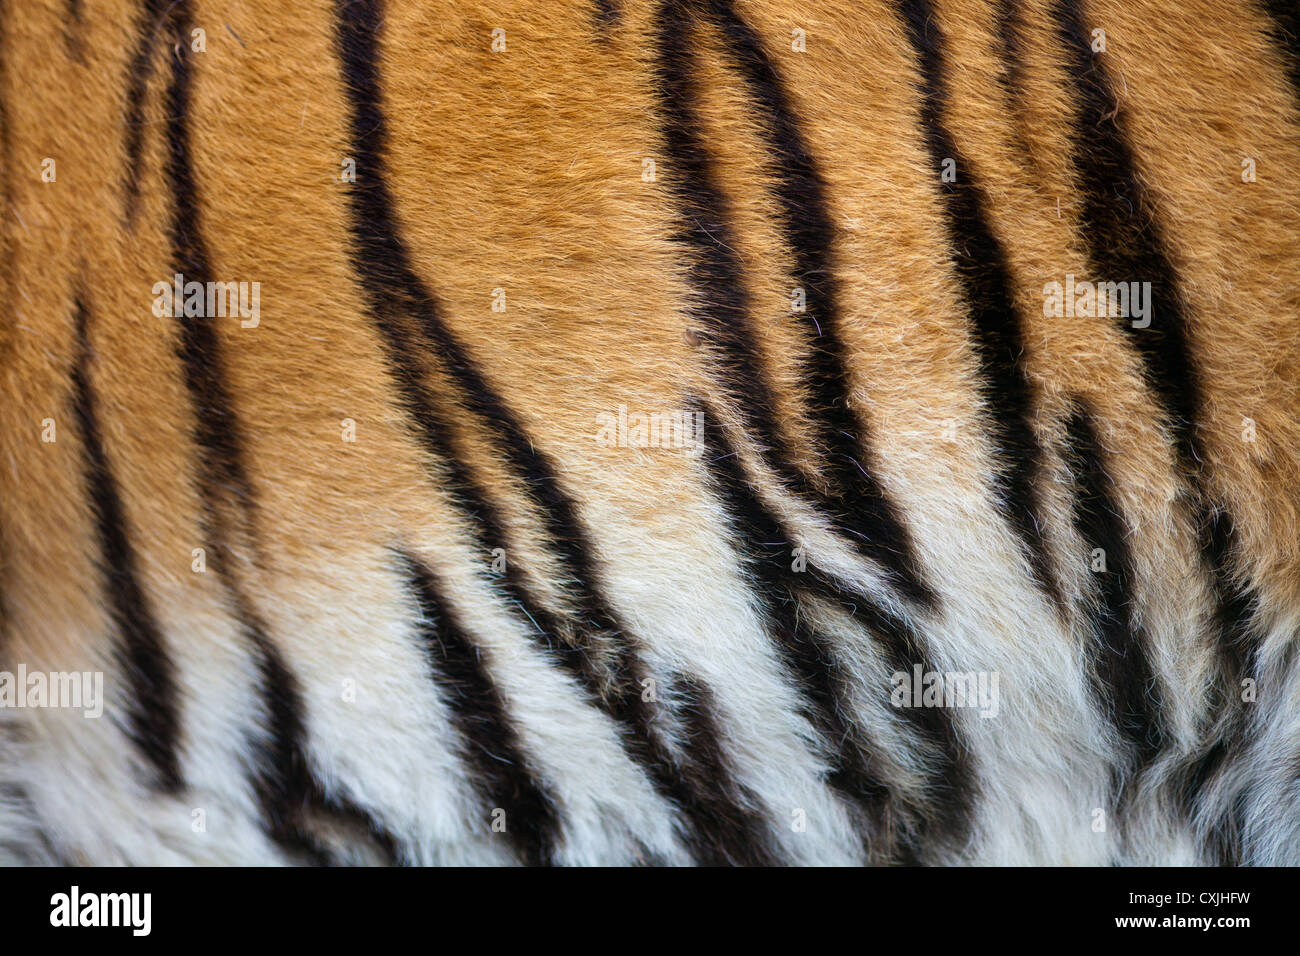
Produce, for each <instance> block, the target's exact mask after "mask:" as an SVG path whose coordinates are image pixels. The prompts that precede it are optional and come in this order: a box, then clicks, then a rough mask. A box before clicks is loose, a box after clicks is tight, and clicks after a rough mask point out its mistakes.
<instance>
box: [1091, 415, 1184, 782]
mask: <svg viewBox="0 0 1300 956" xmlns="http://www.w3.org/2000/svg"><path fill="white" fill-rule="evenodd" d="M1066 436H1067V441H1068V448H1067V450H1066V459H1067V461H1068V462H1069V465H1070V471H1071V473H1072V474H1073V476H1074V481H1075V496H1074V526H1075V528H1076V529H1077V530H1078V532H1079V536H1080V537H1081V538H1082V539H1083V542H1084V545H1085V547H1087V548H1088V550H1089V551H1090V552H1092V551H1095V550H1097V549H1100V550H1101V552H1102V554H1103V555H1104V557H1105V568H1106V569H1105V570H1104V571H1094V572H1093V574H1094V576H1095V580H1096V584H1097V601H1096V602H1095V603H1092V604H1090V606H1089V607H1088V610H1087V612H1086V613H1085V619H1086V620H1087V622H1088V630H1089V632H1090V634H1091V635H1092V640H1093V648H1092V654H1091V655H1090V657H1091V660H1092V663H1093V668H1094V670H1093V675H1092V676H1093V687H1094V690H1095V691H1096V694H1097V698H1098V703H1099V705H1100V707H1101V710H1102V713H1105V714H1109V716H1110V718H1111V721H1112V722H1113V723H1114V725H1115V728H1116V729H1117V730H1118V731H1119V732H1120V735H1121V736H1122V737H1123V738H1124V739H1125V740H1127V741H1128V742H1129V744H1130V745H1132V747H1133V750H1134V753H1135V755H1136V757H1137V760H1138V770H1139V771H1140V770H1141V768H1142V767H1144V766H1146V765H1147V764H1149V763H1150V762H1151V761H1152V760H1153V759H1154V758H1155V756H1156V754H1157V753H1158V752H1159V751H1160V749H1161V748H1162V747H1163V746H1164V744H1165V740H1166V737H1167V732H1166V729H1165V726H1164V719H1163V716H1162V715H1163V710H1164V702H1163V699H1164V691H1163V690H1162V688H1161V687H1160V683H1159V681H1158V679H1157V678H1156V675H1155V673H1154V671H1153V670H1152V667H1151V660H1150V656H1149V648H1148V647H1147V638H1146V634H1145V632H1144V631H1143V629H1142V628H1141V627H1140V626H1139V624H1138V623H1137V620H1136V618H1135V616H1134V601H1133V594H1132V590H1131V589H1132V583H1133V558H1132V554H1131V553H1130V551H1129V545H1128V527H1127V522H1126V521H1125V520H1124V516H1123V513H1122V512H1121V510H1120V505H1119V502H1118V500H1117V497H1116V493H1115V485H1114V482H1113V480H1112V479H1111V477H1110V473H1109V471H1108V470H1107V468H1106V463H1105V460H1104V458H1103V455H1102V450H1101V445H1100V443H1099V442H1098V439H1097V433H1096V429H1095V427H1094V426H1093V422H1092V418H1091V416H1090V415H1089V413H1088V411H1087V410H1086V409H1079V410H1076V411H1075V412H1074V414H1072V415H1071V416H1070V418H1069V420H1068V421H1067V422H1066Z"/></svg>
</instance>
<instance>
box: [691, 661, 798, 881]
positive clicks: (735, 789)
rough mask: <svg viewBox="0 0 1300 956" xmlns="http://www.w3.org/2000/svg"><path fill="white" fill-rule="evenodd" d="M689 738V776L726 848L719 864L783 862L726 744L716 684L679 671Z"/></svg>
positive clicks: (760, 808)
mask: <svg viewBox="0 0 1300 956" xmlns="http://www.w3.org/2000/svg"><path fill="white" fill-rule="evenodd" d="M671 684H672V685H673V689H674V691H675V698H676V703H677V711H678V716H679V718H680V720H681V723H682V734H683V737H684V743H685V745H684V747H683V751H684V754H685V757H684V759H685V762H686V769H685V771H684V775H685V776H686V778H687V780H688V781H690V782H691V787H692V790H693V792H694V793H695V794H697V796H696V798H695V799H696V800H697V801H698V802H699V803H700V804H701V808H702V812H703V813H704V814H706V815H707V816H708V817H709V819H710V820H712V821H713V822H714V826H715V828H716V830H717V833H718V837H717V842H718V844H719V846H720V847H722V848H723V852H722V853H721V854H719V855H718V858H717V859H715V861H714V862H715V863H729V862H736V863H743V864H745V865H762V866H772V865H775V864H777V863H779V862H781V861H780V859H779V858H778V857H777V855H776V853H775V851H774V850H773V849H771V848H770V847H769V846H768V845H767V841H766V837H765V833H766V830H767V823H766V821H765V820H764V819H763V813H762V804H761V802H760V800H759V798H758V797H757V796H756V795H755V794H754V793H753V791H752V790H750V789H749V788H748V787H746V786H745V785H743V784H741V783H739V782H737V781H736V780H735V775H734V773H733V771H732V768H731V764H730V758H729V757H728V755H727V751H726V748H725V745H724V743H723V731H722V727H721V725H720V724H719V721H718V717H717V711H718V708H717V701H716V698H715V697H714V694H713V689H712V688H711V687H710V686H709V685H708V684H707V683H706V682H705V681H704V679H703V678H701V677H698V676H695V675H691V674H676V675H673V678H672V680H671Z"/></svg>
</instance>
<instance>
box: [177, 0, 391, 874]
mask: <svg viewBox="0 0 1300 956" xmlns="http://www.w3.org/2000/svg"><path fill="white" fill-rule="evenodd" d="M167 15H168V16H169V17H170V23H171V26H172V29H173V36H172V40H173V43H174V51H175V55H173V56H172V57H171V58H170V61H171V65H172V73H171V79H170V82H169V85H168V89H167V94H166V107H167V127H166V129H167V161H166V172H167V180H168V183H169V185H170V187H171V192H172V203H173V218H172V223H171V244H172V250H171V253H172V262H173V263H174V267H175V269H176V270H177V271H178V272H180V273H182V274H183V275H184V276H185V280H186V281H187V282H190V281H195V282H201V283H205V284H206V283H207V282H208V281H209V280H210V279H211V277H212V273H211V268H210V260H209V256H208V251H207V246H206V243H205V242H204V239H203V229H202V222H201V217H200V210H201V209H202V197H201V193H200V191H199V189H198V186H197V183H196V181H195V178H194V171H193V163H192V160H191V158H190V131H189V96H190V83H191V76H190V62H189V57H190V56H191V55H192V54H191V52H190V47H189V42H188V41H189V30H190V23H191V16H190V9H189V2H188V0H175V2H174V3H172V4H171V6H170V7H169V8H168V14H167ZM177 335H178V341H177V348H176V351H177V357H178V359H179V360H180V363H181V366H182V369H183V372H184V377H185V385H186V389H187V390H188V392H189V395H190V401H191V404H192V406H193V409H194V441H195V444H196V445H197V447H198V451H199V469H198V476H199V485H200V495H201V498H202V502H203V509H204V514H203V525H204V532H205V540H207V541H208V543H209V546H210V554H209V556H208V562H209V564H210V566H211V567H212V568H213V569H214V571H215V572H216V574H217V576H218V579H219V580H220V581H221V584H222V587H223V588H224V590H225V593H226V600H227V604H228V606H229V609H230V611H231V613H232V614H233V615H234V617H235V619H236V620H237V621H238V624H239V628H240V631H241V634H242V636H243V638H244V640H245V642H246V643H247V644H248V646H249V648H250V650H251V651H252V653H253V655H254V658H255V660H256V662H257V667H258V670H259V673H260V676H261V683H262V687H261V692H262V696H263V703H264V710H265V713H264V717H265V718H266V719H267V721H268V722H269V724H270V742H269V744H267V745H261V744H255V745H254V746H255V748H256V749H257V751H258V753H259V757H260V759H259V761H258V764H257V766H256V767H254V768H252V770H251V771H250V772H251V774H252V778H253V786H254V790H255V792H256V793H257V795H258V799H259V801H260V802H261V805H262V810H263V816H264V819H265V824H266V828H267V832H268V834H269V835H270V836H271V838H272V839H274V840H275V841H276V842H277V843H278V844H279V845H280V846H281V847H283V848H284V849H285V850H286V851H288V852H290V853H297V854H302V855H305V856H306V857H307V858H308V859H311V860H313V861H315V862H328V861H329V860H330V859H331V856H330V853H329V851H328V849H327V848H325V847H324V846H322V844H321V842H320V840H319V839H318V838H317V837H315V836H313V835H312V834H311V832H310V830H311V828H312V827H313V825H314V824H316V823H318V822H323V823H325V824H327V825H328V826H329V827H330V828H331V829H332V830H334V831H335V832H339V831H342V832H344V833H350V834H352V835H353V836H361V837H364V838H365V839H367V840H369V841H370V842H371V843H373V845H374V846H375V848H376V850H377V852H378V853H379V854H380V855H381V857H382V858H384V859H385V860H388V861H390V862H391V861H395V860H396V859H397V849H396V841H395V840H394V839H393V837H392V836H391V835H390V834H388V833H387V832H386V831H385V830H384V828H383V827H382V826H381V825H380V824H379V823H378V822H377V821H375V820H373V819H372V818H370V817H369V816H368V815H367V814H366V813H365V812H364V811H363V810H361V809H360V808H359V807H356V806H355V805H353V804H352V803H350V802H349V801H348V800H346V799H345V798H342V797H335V796H328V795H326V793H325V792H324V789H323V788H322V787H321V786H320V784H319V783H318V782H317V781H316V780H315V779H314V777H313V776H312V774H311V770H310V766H309V763H308V760H307V756H306V749H305V745H304V743H303V741H304V738H305V726H306V722H305V717H304V715H303V706H302V700H301V695H300V693H299V691H298V688H297V681H296V679H295V678H294V676H293V674H292V672H291V671H290V670H289V668H288V666H287V665H286V664H285V663H284V661H283V659H282V657H281V655H280V653H279V651H278V650H277V648H276V647H275V645H274V643H273V642H272V641H271V639H270V637H269V636H268V633H267V628H266V626H265V624H264V623H263V622H262V620H261V618H260V616H259V615H258V614H257V612H256V610H255V609H254V607H253V605H252V602H251V601H250V600H249V598H248V596H247V595H246V594H245V592H244V589H243V586H242V584H241V583H240V581H239V578H238V574H237V572H236V571H235V570H234V568H235V566H236V565H237V563H238V562H237V561H236V560H235V559H234V553H233V548H232V538H233V540H234V541H238V542H241V543H243V544H245V545H246V546H247V547H248V548H249V549H250V550H252V549H254V545H255V534H254V529H253V520H252V514H253V510H254V509H255V507H256V496H255V495H254V490H253V487H252V484H251V482H250V481H249V479H248V477H247V474H246V472H245V469H244V465H243V452H242V442H241V439H240V433H239V422H238V419H237V418H236V416H235V413H234V408H233V403H232V401H231V396H230V392H229V389H228V387H227V385H226V379H225V371H224V360H223V355H222V351H221V342H220V338H219V336H218V334H217V331H216V329H215V327H214V326H213V323H212V320H211V317H209V316H206V315H199V316H186V317H182V318H180V319H178V320H177Z"/></svg>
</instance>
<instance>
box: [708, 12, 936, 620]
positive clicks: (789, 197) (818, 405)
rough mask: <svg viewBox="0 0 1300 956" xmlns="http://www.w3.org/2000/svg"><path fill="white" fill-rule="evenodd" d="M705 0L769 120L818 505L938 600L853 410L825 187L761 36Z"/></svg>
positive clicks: (920, 594) (907, 585) (929, 601)
mask: <svg viewBox="0 0 1300 956" xmlns="http://www.w3.org/2000/svg"><path fill="white" fill-rule="evenodd" d="M704 5H705V6H706V7H707V8H708V15H709V16H710V17H711V18H712V19H713V20H714V22H715V23H716V24H717V25H718V27H719V28H720V29H721V31H722V36H723V40H724V42H725V44H726V48H727V51H728V53H729V55H730V57H731V61H732V65H733V67H734V68H735V69H736V70H737V71H738V72H739V73H740V75H741V76H742V77H743V78H744V80H745V84H746V87H747V89H748V91H749V95H750V97H751V99H752V101H753V103H754V105H755V106H756V107H757V108H758V113H759V116H760V117H761V118H762V120H763V122H762V123H761V124H760V129H761V131H762V135H763V136H764V138H765V140H766V143H767V148H768V151H769V152H770V154H771V156H772V161H773V163H772V165H773V170H774V171H775V173H776V183H775V192H776V199H777V208H778V210H779V212H778V216H777V224H778V226H779V227H780V229H781V233H782V235H783V237H784V239H785V242H786V244H787V245H788V246H789V247H790V249H791V251H792V253H793V258H794V272H793V279H794V281H795V283H796V284H797V285H798V286H799V287H801V288H803V289H804V293H805V310H804V312H802V313H792V315H797V316H800V317H801V320H802V323H803V329H802V333H803V337H804V339H805V341H806V342H807V343H808V345H809V361H808V369H809V373H808V385H809V388H810V390H811V392H812V397H813V405H812V409H811V411H812V421H813V426H814V428H815V430H816V434H817V442H816V443H817V446H818V447H819V448H822V449H825V451H826V454H827V456H828V461H829V464H830V475H831V481H830V485H831V489H832V491H831V494H830V495H823V496H822V497H821V504H822V506H823V507H825V508H832V509H835V510H836V511H837V512H838V513H839V517H838V522H837V523H838V525H839V527H840V529H841V531H842V532H844V531H847V532H848V533H849V534H850V535H852V536H853V537H854V538H856V540H855V544H857V545H858V546H859V547H860V548H861V549H863V550H864V551H865V553H867V554H868V555H869V556H871V557H872V558H874V559H875V560H876V561H878V562H880V563H881V564H883V565H884V566H885V567H886V568H888V569H890V570H891V571H892V572H893V573H894V575H895V576H896V578H897V580H898V582H899V583H900V584H901V585H902V587H903V589H904V590H905V592H906V593H907V594H908V596H909V597H911V598H912V599H913V600H915V601H918V602H920V603H921V604H923V605H925V606H930V607H932V606H934V605H935V603H936V600H937V599H936V596H935V595H934V593H933V592H932V591H931V590H930V588H929V587H928V586H927V585H926V584H925V583H924V582H923V581H922V572H921V568H920V564H919V563H918V561H917V560H916V555H915V548H914V546H913V544H912V538H911V534H910V533H909V532H908V530H907V526H906V525H905V524H904V523H903V520H902V518H901V517H900V515H899V513H898V509H897V507H896V506H895V505H894V504H893V502H892V501H891V500H890V499H889V498H888V496H887V495H886V494H885V490H884V488H883V487H882V486H881V485H880V483H879V481H878V480H877V479H876V475H875V466H874V457H875V456H874V453H873V451H872V448H871V444H870V440H869V431H868V429H867V428H866V426H865V424H864V423H863V422H862V420H861V417H860V415H859V414H857V413H855V412H854V410H853V408H852V403H851V395H852V387H851V381H852V376H851V374H850V371H849V361H848V356H849V349H848V347H847V346H846V344H845V343H844V340H843V337H842V335H841V331H840V326H841V310H840V291H839V279H838V276H837V275H836V272H835V255H834V237H835V224H834V222H833V221H832V218H831V214H830V206H829V203H828V201H827V198H826V193H827V188H826V184H825V182H824V181H823V179H822V175H821V172H820V171H819V170H818V168H817V162H816V159H815V157H814V156H813V153H812V150H811V149H810V148H809V146H808V143H807V139H806V137H805V136H804V135H803V133H802V131H801V129H800V127H801V125H802V124H801V121H800V119H799V116H798V114H797V113H796V111H795V109H794V106H793V104H792V103H791V101H790V96H789V94H788V93H787V92H786V88H785V82H784V81H783V80H782V78H781V75H780V73H779V72H778V70H777V68H776V65H775V64H774V62H773V61H772V59H771V58H770V57H769V56H768V55H767V53H766V51H765V50H764V48H763V42H762V40H761V39H760V37H759V36H758V34H757V33H756V32H755V31H754V29H753V28H752V27H751V26H750V25H749V24H748V23H747V22H746V21H745V20H744V18H743V17H741V16H740V14H739V13H738V12H737V11H736V10H735V8H734V6H733V4H732V3H731V0H706V2H705V3H704ZM836 493H838V497H836Z"/></svg>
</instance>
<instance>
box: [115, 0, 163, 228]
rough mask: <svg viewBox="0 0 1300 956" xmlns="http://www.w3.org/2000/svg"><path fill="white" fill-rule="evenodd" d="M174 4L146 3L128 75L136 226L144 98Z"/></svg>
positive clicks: (128, 202) (131, 201)
mask: <svg viewBox="0 0 1300 956" xmlns="http://www.w3.org/2000/svg"><path fill="white" fill-rule="evenodd" d="M173 6H174V5H173V4H172V2H171V0H145V2H144V3H143V5H142V6H141V8H140V16H139V19H138V21H137V22H136V38H135V50H134V52H132V54H131V62H130V66H129V67H128V68H127V73H126V113H125V115H124V116H123V118H122V125H123V128H124V130H125V135H126V171H125V177H126V179H125V182H124V183H123V186H124V189H125V195H124V199H123V202H124V210H125V211H124V218H125V220H126V224H127V225H128V226H131V225H133V224H134V223H135V214H136V209H137V208H138V206H139V202H140V166H141V159H142V157H143V155H144V132H145V123H144V95H145V90H146V89H147V88H148V86H149V78H150V77H151V76H152V75H153V68H154V54H155V52H156V47H157V42H156V41H157V37H158V32H159V31H160V30H162V29H163V26H164V23H165V21H166V20H167V18H168V17H169V15H170V14H171V13H172V8H173Z"/></svg>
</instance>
